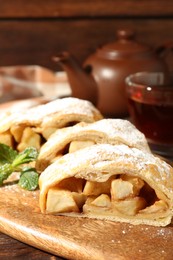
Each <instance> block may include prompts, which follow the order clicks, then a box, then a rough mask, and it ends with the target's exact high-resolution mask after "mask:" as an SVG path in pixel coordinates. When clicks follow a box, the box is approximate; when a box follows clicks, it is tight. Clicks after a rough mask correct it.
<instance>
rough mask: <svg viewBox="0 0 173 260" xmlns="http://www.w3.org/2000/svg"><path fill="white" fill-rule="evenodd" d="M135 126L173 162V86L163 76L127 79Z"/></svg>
mask: <svg viewBox="0 0 173 260" xmlns="http://www.w3.org/2000/svg"><path fill="white" fill-rule="evenodd" d="M126 93H127V98H128V109H129V115H130V120H131V122H132V123H133V124H134V125H135V126H136V127H137V128H138V129H139V130H140V131H141V132H143V133H144V134H145V136H146V138H147V140H148V143H149V146H150V148H151V150H152V151H153V152H154V153H156V154H158V155H160V156H163V157H165V158H167V159H170V160H172V159H173V82H172V80H171V77H170V78H169V79H168V78H167V77H166V76H165V75H164V74H163V73H161V72H139V73H136V74H133V75H130V76H129V77H127V78H126Z"/></svg>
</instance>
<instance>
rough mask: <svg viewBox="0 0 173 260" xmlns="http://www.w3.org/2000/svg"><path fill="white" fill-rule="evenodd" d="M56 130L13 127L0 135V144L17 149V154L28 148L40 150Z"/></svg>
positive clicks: (24, 126) (25, 126) (52, 128)
mask: <svg viewBox="0 0 173 260" xmlns="http://www.w3.org/2000/svg"><path fill="white" fill-rule="evenodd" d="M77 123H78V122H71V123H68V124H67V125H64V126H63V127H68V126H71V125H72V124H77ZM56 130H57V128H55V127H47V128H45V129H40V128H39V127H34V126H27V125H13V126H12V127H11V128H10V129H9V130H7V131H5V132H4V133H1V134H0V142H1V143H4V144H6V145H8V146H11V147H12V148H14V149H17V150H18V151H19V152H21V151H23V150H24V149H25V148H27V147H29V146H32V147H35V148H36V149H37V150H40V148H41V146H42V145H43V144H44V143H45V142H46V141H47V140H48V139H49V137H50V136H51V135H52V134H53V133H54V132H55V131H56ZM81 145H82V144H81ZM74 146H75V144H72V147H71V148H70V149H71V150H74V149H75V148H74ZM77 146H79V144H77ZM76 149H78V148H76Z"/></svg>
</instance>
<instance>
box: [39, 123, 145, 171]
mask: <svg viewBox="0 0 173 260" xmlns="http://www.w3.org/2000/svg"><path fill="white" fill-rule="evenodd" d="M76 140H77V141H92V142H93V143H95V144H97V143H98V144H99V143H109V144H126V145H128V146H129V147H135V148H138V149H141V150H144V151H147V152H150V149H149V146H148V143H147V140H146V138H145V136H144V135H143V134H142V133H141V132H140V131H138V130H137V129H136V127H135V126H134V125H132V124H131V123H130V122H129V121H127V120H123V119H102V120H99V121H97V122H93V123H90V124H87V123H79V124H77V125H75V126H73V127H69V128H63V129H58V130H57V131H56V132H55V133H54V134H52V135H51V137H50V138H49V139H48V141H47V142H46V143H45V144H44V145H43V146H42V148H41V150H40V154H39V157H38V160H37V164H36V167H37V169H38V170H44V169H45V167H47V166H48V165H49V164H50V163H51V161H52V160H53V159H54V158H55V157H56V155H57V154H59V153H60V151H62V150H63V149H64V148H65V147H66V146H67V145H69V144H70V143H71V142H72V141H76Z"/></svg>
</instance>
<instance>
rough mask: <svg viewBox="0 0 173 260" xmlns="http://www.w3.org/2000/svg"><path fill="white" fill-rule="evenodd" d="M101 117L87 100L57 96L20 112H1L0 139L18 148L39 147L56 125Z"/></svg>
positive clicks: (62, 125)
mask: <svg viewBox="0 0 173 260" xmlns="http://www.w3.org/2000/svg"><path fill="white" fill-rule="evenodd" d="M101 118H102V115H101V114H100V112H99V111H98V110H97V109H96V108H95V107H94V106H93V105H92V103H90V102H89V101H86V100H81V99H77V98H71V97H69V98H63V99H57V100H54V101H51V102H48V103H46V104H42V105H38V106H35V107H33V108H29V109H27V110H24V111H21V112H16V113H6V114H3V116H1V118H0V140H3V139H4V136H6V138H5V139H4V140H7V141H6V144H7V145H10V146H12V147H13V148H15V149H17V150H18V151H22V150H24V149H25V148H26V147H27V146H34V147H36V148H37V149H38V150H39V149H40V147H41V145H42V144H43V143H44V142H45V141H46V140H47V139H48V137H49V136H50V135H51V134H52V133H53V132H54V131H55V130H56V129H57V128H62V127H67V126H69V125H74V124H76V123H79V122H81V121H84V122H88V123H92V122H94V121H96V120H99V119H101ZM14 146H15V147H14Z"/></svg>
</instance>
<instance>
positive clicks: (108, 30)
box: [0, 0, 173, 71]
mask: <svg viewBox="0 0 173 260" xmlns="http://www.w3.org/2000/svg"><path fill="white" fill-rule="evenodd" d="M0 6H1V12H0V66H11V65H21V64H22V65H25V64H26V65H33V64H34V65H35V64H36V65H40V66H44V67H47V68H50V69H53V70H56V71H57V64H55V63H54V62H52V60H51V57H52V56H53V55H55V54H57V53H59V52H61V51H64V50H68V51H69V52H70V53H72V54H74V55H75V57H76V58H77V59H78V61H79V62H81V63H82V62H83V61H84V60H85V59H86V57H88V55H90V54H91V53H93V52H94V51H95V50H96V48H98V46H101V45H104V44H106V43H108V42H111V41H115V37H116V31H117V30H118V29H120V28H128V29H133V30H135V32H136V35H137V39H138V40H139V41H140V42H143V43H146V44H149V45H151V46H160V44H161V43H163V42H167V41H170V40H173V1H172V0H167V1H163V0H150V1H148V0H140V1H136V0H123V1H122V0H107V1H105V0H95V1H90V0H76V1H71V0H65V1H64V0H59V1H57V0H49V1H47V0H37V1H35V0H30V1H25V0H15V1H11V0H6V1H4V0H0ZM167 58H168V62H169V64H170V66H171V67H172V66H173V55H168V57H167Z"/></svg>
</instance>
